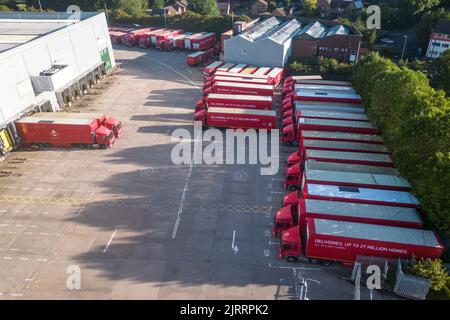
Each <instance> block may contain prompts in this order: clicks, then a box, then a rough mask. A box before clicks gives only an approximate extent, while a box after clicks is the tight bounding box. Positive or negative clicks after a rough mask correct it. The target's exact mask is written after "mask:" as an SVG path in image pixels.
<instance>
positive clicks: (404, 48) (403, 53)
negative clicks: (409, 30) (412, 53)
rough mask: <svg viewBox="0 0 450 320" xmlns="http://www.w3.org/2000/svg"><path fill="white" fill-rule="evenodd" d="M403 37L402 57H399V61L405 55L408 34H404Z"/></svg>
mask: <svg viewBox="0 0 450 320" xmlns="http://www.w3.org/2000/svg"><path fill="white" fill-rule="evenodd" d="M403 38H405V42H404V43H403V50H402V57H401V59H400V60H401V61H403V56H404V55H405V50H406V42H407V41H408V36H407V35H404V36H403Z"/></svg>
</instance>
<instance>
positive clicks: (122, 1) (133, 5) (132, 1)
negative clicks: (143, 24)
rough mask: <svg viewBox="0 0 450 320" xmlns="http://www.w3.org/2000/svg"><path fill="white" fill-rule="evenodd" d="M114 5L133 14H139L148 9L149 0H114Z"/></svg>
mask: <svg viewBox="0 0 450 320" xmlns="http://www.w3.org/2000/svg"><path fill="white" fill-rule="evenodd" d="M113 6H114V8H115V9H120V10H123V11H125V12H126V13H127V14H129V15H131V16H137V15H139V14H141V13H142V12H144V11H146V10H147V8H148V0H113Z"/></svg>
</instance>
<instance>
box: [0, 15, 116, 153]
mask: <svg viewBox="0 0 450 320" xmlns="http://www.w3.org/2000/svg"><path fill="white" fill-rule="evenodd" d="M114 68H115V60H114V56H113V51H112V46H111V41H110V38H109V32H108V25H107V21H106V17H105V14H104V13H80V14H79V15H75V16H74V15H73V14H69V13H24V12H20V13H18V12H11V13H0V75H1V76H0V158H1V157H2V156H3V155H5V153H7V152H9V151H10V150H11V149H12V148H13V147H14V145H17V144H18V143H19V138H18V136H17V134H16V132H15V127H14V123H13V122H14V121H15V120H17V119H18V118H20V117H22V116H24V115H27V114H29V113H31V112H34V111H56V110H60V109H62V108H64V107H65V106H66V105H67V104H69V103H70V102H71V101H73V100H74V99H77V98H78V97H79V96H80V95H82V94H84V93H86V91H87V90H88V89H89V87H90V86H92V85H93V84H95V83H97V82H98V81H99V79H101V78H103V76H105V75H107V74H108V73H110V72H112V70H113V69H114Z"/></svg>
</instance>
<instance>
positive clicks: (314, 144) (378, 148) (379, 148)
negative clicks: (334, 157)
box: [302, 140, 389, 153]
mask: <svg viewBox="0 0 450 320" xmlns="http://www.w3.org/2000/svg"><path fill="white" fill-rule="evenodd" d="M302 146H303V147H304V148H308V147H309V148H327V149H342V150H354V151H356V152H358V151H362V150H363V151H371V152H380V153H388V152H389V150H388V148H387V147H386V146H385V145H384V144H374V143H363V142H346V141H330V140H303V142H302Z"/></svg>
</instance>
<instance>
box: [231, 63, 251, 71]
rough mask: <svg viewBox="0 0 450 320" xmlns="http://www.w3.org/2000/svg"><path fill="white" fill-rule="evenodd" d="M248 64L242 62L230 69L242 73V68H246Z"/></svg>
mask: <svg viewBox="0 0 450 320" xmlns="http://www.w3.org/2000/svg"><path fill="white" fill-rule="evenodd" d="M246 67H247V65H246V64H245V63H240V64H238V65H236V66H234V67H233V68H232V69H231V70H230V71H228V72H231V73H240V72H241V71H242V69H244V68H246Z"/></svg>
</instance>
